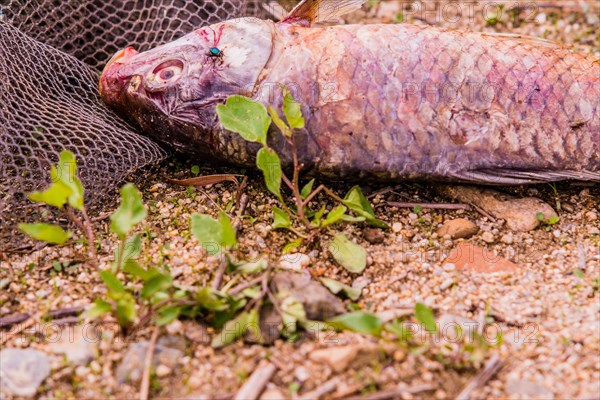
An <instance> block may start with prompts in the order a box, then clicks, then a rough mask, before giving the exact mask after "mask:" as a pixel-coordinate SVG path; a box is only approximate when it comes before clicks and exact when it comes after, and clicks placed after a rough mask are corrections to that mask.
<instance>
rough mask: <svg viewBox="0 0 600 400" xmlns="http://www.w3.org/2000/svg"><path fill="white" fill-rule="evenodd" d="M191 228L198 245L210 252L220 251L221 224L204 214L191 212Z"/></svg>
mask: <svg viewBox="0 0 600 400" xmlns="http://www.w3.org/2000/svg"><path fill="white" fill-rule="evenodd" d="M191 230H192V234H193V235H194V237H195V238H196V239H197V240H198V242H200V245H201V246H202V247H204V249H205V250H206V251H207V252H208V253H209V254H210V255H215V254H218V253H219V252H220V251H221V248H220V246H221V241H222V230H223V228H222V226H221V224H220V223H219V222H218V221H216V220H214V219H213V218H211V217H210V216H209V215H205V214H192V218H191Z"/></svg>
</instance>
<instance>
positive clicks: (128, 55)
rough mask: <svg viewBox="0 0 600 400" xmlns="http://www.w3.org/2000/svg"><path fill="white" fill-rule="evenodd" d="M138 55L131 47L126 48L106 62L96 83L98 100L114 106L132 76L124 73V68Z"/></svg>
mask: <svg viewBox="0 0 600 400" xmlns="http://www.w3.org/2000/svg"><path fill="white" fill-rule="evenodd" d="M137 54H139V52H138V51H137V50H135V49H134V48H133V47H131V46H130V47H127V48H125V49H123V50H119V51H118V52H117V53H116V54H115V55H114V56H112V58H111V59H110V60H109V61H108V63H107V64H106V66H105V67H104V69H103V70H102V74H101V75H100V81H99V82H98V93H99V94H100V98H102V100H104V102H106V103H108V104H115V103H117V101H118V100H119V98H120V95H121V94H122V93H123V90H124V89H125V88H126V87H127V85H129V81H130V80H131V78H132V76H131V75H130V74H127V73H126V71H124V70H123V69H124V67H125V66H127V65H128V64H130V61H131V59H132V58H133V57H134V56H136V55H137Z"/></svg>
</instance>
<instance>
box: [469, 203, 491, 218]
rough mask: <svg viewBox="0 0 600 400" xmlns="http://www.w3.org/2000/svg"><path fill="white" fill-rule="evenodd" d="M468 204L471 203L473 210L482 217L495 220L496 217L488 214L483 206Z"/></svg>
mask: <svg viewBox="0 0 600 400" xmlns="http://www.w3.org/2000/svg"><path fill="white" fill-rule="evenodd" d="M470 205H471V207H473V209H474V210H475V211H477V212H478V213H479V214H481V215H483V216H484V217H486V218H487V219H489V220H490V221H491V222H496V218H494V217H492V216H491V215H490V214H488V213H487V212H486V211H485V210H484V209H483V208H481V207H479V206H477V205H475V204H473V203H471V204H470Z"/></svg>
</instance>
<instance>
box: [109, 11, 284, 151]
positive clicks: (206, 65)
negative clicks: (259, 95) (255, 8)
mask: <svg viewBox="0 0 600 400" xmlns="http://www.w3.org/2000/svg"><path fill="white" fill-rule="evenodd" d="M273 32H274V24H273V23H272V22H270V21H263V20H258V19H255V18H242V19H238V20H232V21H228V22H224V23H220V24H216V25H211V26H207V27H204V28H200V29H198V30H195V31H194V32H191V33H190V34H188V35H186V36H183V37H182V38H180V39H177V40H175V41H173V42H171V43H167V44H164V45H161V46H159V47H156V48H154V49H152V50H148V51H145V52H141V53H140V52H137V51H136V50H135V49H134V48H132V47H128V48H126V49H124V50H121V51H119V52H118V53H117V54H115V55H114V56H113V57H112V59H111V60H110V61H109V62H108V64H107V65H106V67H105V68H104V70H103V72H102V75H101V78H100V83H99V92H100V96H101V98H102V100H103V101H104V102H105V103H106V104H108V105H109V106H110V107H111V108H113V109H115V110H116V111H118V112H119V113H120V114H122V115H124V116H126V117H128V118H129V119H132V120H134V122H136V123H137V124H138V125H139V126H140V127H141V128H142V129H143V131H144V133H147V134H149V135H150V136H152V137H153V138H155V139H157V140H159V141H161V142H163V143H166V144H168V145H172V146H174V147H176V148H179V149H180V150H186V147H189V146H190V143H193V144H194V145H197V144H201V145H202V144H203V143H202V142H206V145H207V147H208V148H207V152H210V151H211V149H210V145H211V143H209V142H210V141H211V140H212V141H214V138H211V136H212V135H211V132H212V131H213V130H214V129H215V128H216V126H217V125H218V119H217V117H216V105H217V104H220V103H223V102H225V101H226V99H227V98H228V97H229V96H231V95H233V94H242V95H249V94H250V93H252V91H253V90H254V89H255V86H256V85H257V82H258V80H259V77H260V75H261V73H262V71H263V69H264V68H265V65H266V64H267V62H268V60H269V58H270V56H271V52H272V48H273Z"/></svg>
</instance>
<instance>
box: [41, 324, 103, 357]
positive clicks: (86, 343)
mask: <svg viewBox="0 0 600 400" xmlns="http://www.w3.org/2000/svg"><path fill="white" fill-rule="evenodd" d="M99 340H100V336H99V333H98V332H97V331H96V329H95V328H94V327H93V326H91V325H83V326H82V325H75V326H65V327H63V328H62V330H61V331H60V337H59V338H58V339H57V341H55V342H53V343H50V345H49V350H50V351H51V352H52V353H55V354H64V355H65V356H66V358H67V360H68V361H70V362H71V363H73V365H88V364H89V363H90V362H92V361H93V360H95V359H96V358H97V357H98V342H99Z"/></svg>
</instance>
